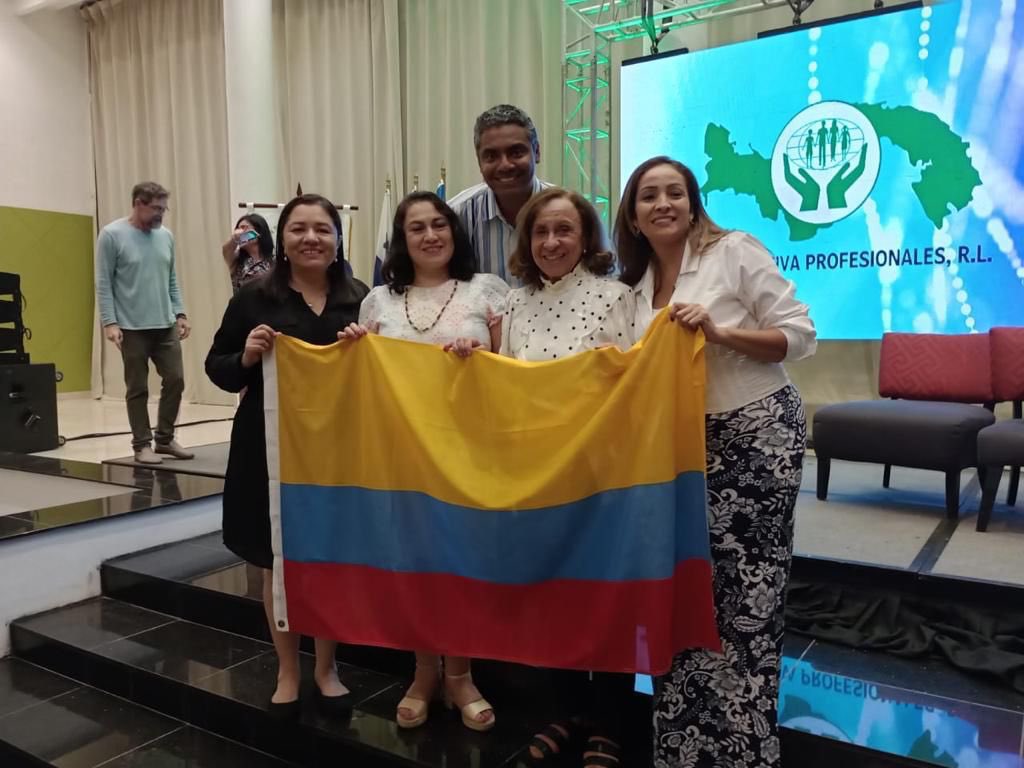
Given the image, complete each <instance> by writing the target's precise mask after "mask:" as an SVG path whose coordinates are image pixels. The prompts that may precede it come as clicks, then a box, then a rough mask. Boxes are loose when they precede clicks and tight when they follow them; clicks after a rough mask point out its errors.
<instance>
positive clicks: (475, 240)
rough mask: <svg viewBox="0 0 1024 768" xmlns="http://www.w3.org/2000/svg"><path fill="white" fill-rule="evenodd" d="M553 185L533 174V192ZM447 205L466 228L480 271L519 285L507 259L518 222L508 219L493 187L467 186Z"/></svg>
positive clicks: (512, 245)
mask: <svg viewBox="0 0 1024 768" xmlns="http://www.w3.org/2000/svg"><path fill="white" fill-rule="evenodd" d="M553 186H554V184H550V183H548V182H546V181H541V180H540V179H538V178H537V177H536V176H534V177H533V194H537V193H538V192H540V191H541V190H542V189H547V188H548V187H553ZM448 205H450V206H451V207H452V210H454V211H455V213H456V214H457V215H458V217H459V219H460V220H461V221H462V226H463V227H465V228H466V233H467V234H468V235H469V241H470V242H471V243H472V244H473V250H474V251H476V258H477V263H478V265H479V267H480V271H481V272H490V273H491V274H493V275H497V276H498V277H500V278H501V279H502V280H504V281H505V282H507V283H509V284H510V285H512V284H516V285H518V281H516V280H515V279H514V278H511V276H510V275H509V274H508V258H509V256H511V255H512V251H513V250H514V249H515V247H516V229H515V223H509V222H507V221H505V217H504V216H502V215H501V209H499V208H498V201H497V199H496V198H495V197H494V192H493V191H492V190H491V188H490V187H488V186H487V185H486V184H477V185H476V186H474V187H470V188H469V189H464V190H462V191H461V192H459V194H457V195H456V196H455V197H453V198H452V199H451V200H449V201H448Z"/></svg>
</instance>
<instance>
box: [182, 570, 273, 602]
mask: <svg viewBox="0 0 1024 768" xmlns="http://www.w3.org/2000/svg"><path fill="white" fill-rule="evenodd" d="M188 583H189V584H191V585H192V586H193V587H199V588H201V589H209V590H212V591H214V592H220V593H221V594H224V595H235V596H236V597H247V598H251V599H253V600H261V599H262V590H263V571H262V569H260V568H257V567H256V566H254V565H249V564H248V563H238V564H236V565H232V566H230V567H228V568H222V569H221V570H219V571H215V572H213V573H206V574H203V575H200V576H194V577H192V578H190V579H189V580H188Z"/></svg>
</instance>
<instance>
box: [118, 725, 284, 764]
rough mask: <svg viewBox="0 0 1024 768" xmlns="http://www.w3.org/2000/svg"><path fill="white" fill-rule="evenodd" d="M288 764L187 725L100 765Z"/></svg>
mask: <svg viewBox="0 0 1024 768" xmlns="http://www.w3.org/2000/svg"><path fill="white" fill-rule="evenodd" d="M290 765H291V764H290V763H285V762H283V761H281V760H278V759H276V758H274V757H271V756H270V755H266V754H263V753H261V752H256V751H254V750H251V749H249V748H248V747H245V746H243V745H241V744H236V743H235V742H233V741H227V740H226V739H221V738H219V737H217V736H214V735H212V734H209V733H206V732H205V731H200V730H198V729H196V728H192V727H190V726H185V727H183V728H179V729H178V730H177V731H174V732H173V733H170V734H168V735H167V736H163V737H162V738H159V739H157V740H156V741H154V742H152V743H150V744H147V745H146V746H144V747H139V748H138V749H135V750H133V751H131V752H129V753H128V754H126V755H122V756H121V757H119V758H117V759H116V760H111V761H110V762H109V763H104V765H103V768H289V766H290Z"/></svg>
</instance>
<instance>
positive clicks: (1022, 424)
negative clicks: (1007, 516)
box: [978, 419, 1024, 531]
mask: <svg viewBox="0 0 1024 768" xmlns="http://www.w3.org/2000/svg"><path fill="white" fill-rule="evenodd" d="M1022 464H1024V421H1021V420H1020V419H1010V420H1008V421H1000V422H999V423H997V424H993V425H992V426H991V427H985V429H983V430H981V432H979V433H978V469H979V471H981V473H982V478H983V479H982V494H981V508H980V509H979V510H978V530H979V531H984V530H985V529H986V528H988V520H989V518H990V517H991V516H992V506H993V505H994V504H995V501H996V492H997V491H998V490H999V480H1000V479H1001V478H1002V476H1003V467H1020V466H1021V465H1022ZM1016 477H1017V475H1016V474H1014V475H1013V476H1011V479H1010V492H1009V493H1008V494H1007V496H1006V503H1007V504H1010V505H1011V506H1012V505H1013V504H1014V503H1015V502H1016V501H1017V486H1016Z"/></svg>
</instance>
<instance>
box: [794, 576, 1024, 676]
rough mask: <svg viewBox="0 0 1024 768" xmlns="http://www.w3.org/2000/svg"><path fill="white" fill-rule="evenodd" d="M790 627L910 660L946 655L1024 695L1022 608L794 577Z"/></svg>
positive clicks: (957, 664) (954, 664) (970, 669)
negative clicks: (975, 604) (892, 592)
mask: <svg viewBox="0 0 1024 768" xmlns="http://www.w3.org/2000/svg"><path fill="white" fill-rule="evenodd" d="M786 629H787V630H788V631H791V632H795V633H797V634H801V635H806V636H809V637H813V638H815V639H818V640H826V641H829V642H833V643H841V644H843V645H848V646H851V647H854V648H862V649H864V650H872V651H885V652H886V653H892V654H895V655H897V656H903V657H907V658H914V657H924V656H937V657H941V658H944V659H946V660H947V661H948V662H949V663H950V664H952V665H953V666H955V667H958V668H960V669H963V670H965V671H969V672H972V673H979V674H982V675H984V676H986V677H988V678H990V679H995V680H999V681H1001V682H1002V683H1003V684H1004V685H1007V686H1009V687H1011V688H1013V689H1015V690H1017V691H1019V692H1020V693H1024V606H1019V605H1018V606H1011V605H1007V606H1006V607H1005V610H1002V609H999V610H996V609H992V608H983V607H972V606H967V605H962V604H957V603H956V602H953V601H937V600H925V599H919V598H915V597H908V596H906V595H900V594H885V593H881V592H877V591H868V590H864V589H857V588H850V587H843V586H838V585H834V584H809V583H805V582H800V581H798V580H793V581H792V582H791V584H790V588H789V592H788V596H787V606H786Z"/></svg>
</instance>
